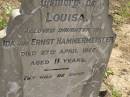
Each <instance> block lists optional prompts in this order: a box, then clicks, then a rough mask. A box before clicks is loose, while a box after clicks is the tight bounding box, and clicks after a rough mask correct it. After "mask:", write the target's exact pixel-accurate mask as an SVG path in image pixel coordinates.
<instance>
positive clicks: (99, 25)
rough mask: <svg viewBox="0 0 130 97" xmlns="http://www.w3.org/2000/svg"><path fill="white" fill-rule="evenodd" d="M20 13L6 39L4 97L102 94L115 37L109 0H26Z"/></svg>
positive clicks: (1, 60) (0, 86) (0, 84)
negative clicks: (101, 89) (103, 79)
mask: <svg viewBox="0 0 130 97" xmlns="http://www.w3.org/2000/svg"><path fill="white" fill-rule="evenodd" d="M45 1H46V2H45ZM60 1H63V2H60ZM20 12H21V15H20V16H17V17H16V18H15V19H14V20H13V21H11V23H9V26H8V27H7V36H6V37H5V38H3V39H1V40H0V42H1V46H0V66H1V67H0V74H1V75H0V76H1V79H0V97H98V94H99V90H100V86H101V81H102V78H103V73H104V70H105V68H106V66H107V63H108V60H109V57H110V53H111V50H112V46H113V43H114V40H115V34H114V33H113V31H112V19H111V17H110V16H108V0H70V1H67V0H23V2H22V6H21V11H20Z"/></svg>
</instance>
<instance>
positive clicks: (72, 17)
mask: <svg viewBox="0 0 130 97" xmlns="http://www.w3.org/2000/svg"><path fill="white" fill-rule="evenodd" d="M52 21H53V22H78V21H79V22H87V21H88V19H87V18H86V17H85V16H84V14H66V13H47V18H46V22H52Z"/></svg>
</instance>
